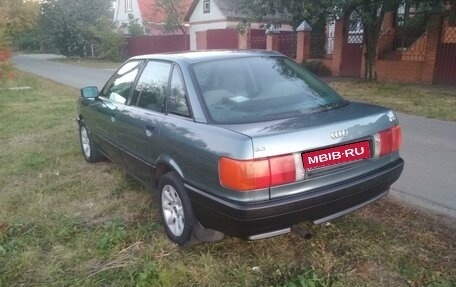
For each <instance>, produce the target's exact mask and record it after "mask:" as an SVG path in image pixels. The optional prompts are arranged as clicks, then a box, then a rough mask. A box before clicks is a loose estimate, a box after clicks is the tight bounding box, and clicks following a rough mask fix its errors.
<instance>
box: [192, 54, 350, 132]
mask: <svg viewBox="0 0 456 287" xmlns="http://www.w3.org/2000/svg"><path fill="white" fill-rule="evenodd" d="M192 69H193V73H194V75H195V78H196V82H197V85H198V86H199V90H200V92H201V97H202V99H203V101H204V103H203V104H205V105H206V107H207V111H208V112H209V115H210V117H211V118H212V120H213V121H214V122H215V123H218V124H242V123H252V122H262V121H270V120H277V119H284V118H290V117H295V116H298V115H302V114H308V113H314V112H320V111H324V110H328V109H333V108H336V107H339V106H342V105H344V104H345V101H344V100H343V98H342V97H340V96H339V95H338V94H337V93H336V92H335V91H334V90H332V89H331V88H330V87H328V86H327V85H326V84H325V83H323V82H322V81H320V80H319V79H318V78H316V77H315V76H314V75H313V74H311V73H309V72H308V71H306V70H304V69H302V68H301V67H300V66H299V65H297V64H296V63H295V62H293V61H291V60H289V59H287V58H285V57H248V58H238V59H228V60H216V61H208V62H202V63H197V64H194V65H193V66H192Z"/></svg>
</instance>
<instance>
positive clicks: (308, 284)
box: [284, 270, 331, 287]
mask: <svg viewBox="0 0 456 287" xmlns="http://www.w3.org/2000/svg"><path fill="white" fill-rule="evenodd" d="M329 286H331V284H330V281H329V282H326V280H325V279H323V278H321V277H319V276H318V275H317V274H315V271H314V270H309V271H306V272H304V274H302V275H299V276H298V277H297V278H294V279H293V280H291V281H289V282H287V284H285V285H284V287H329Z"/></svg>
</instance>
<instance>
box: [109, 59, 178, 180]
mask: <svg viewBox="0 0 456 287" xmlns="http://www.w3.org/2000/svg"><path fill="white" fill-rule="evenodd" d="M171 68H172V63H171V62H167V61H158V60H150V61H148V62H147V63H146V64H145V67H144V69H143V70H142V72H141V75H140V76H139V77H138V81H137V83H136V85H135V87H134V89H133V94H132V97H131V100H130V103H129V105H128V106H125V107H124V108H123V109H122V111H121V112H120V113H119V118H118V128H119V133H118V137H119V145H120V146H121V148H122V151H123V152H122V157H123V159H124V162H125V165H126V166H127V169H128V170H129V171H130V173H132V174H133V175H134V176H135V177H137V178H138V179H139V180H141V181H143V182H144V183H146V184H150V183H152V180H153V178H152V171H153V166H154V163H155V161H156V160H157V158H158V156H159V155H160V154H161V152H162V150H163V148H164V145H163V139H162V138H161V137H160V130H161V128H162V124H163V121H164V117H165V113H164V112H165V103H166V101H165V99H166V95H167V93H168V91H169V78H170V73H171Z"/></svg>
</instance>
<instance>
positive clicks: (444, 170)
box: [13, 56, 456, 218]
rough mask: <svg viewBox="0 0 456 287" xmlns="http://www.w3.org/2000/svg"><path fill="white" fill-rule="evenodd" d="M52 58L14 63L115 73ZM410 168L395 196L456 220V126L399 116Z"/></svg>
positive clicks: (67, 79)
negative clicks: (71, 64)
mask: <svg viewBox="0 0 456 287" xmlns="http://www.w3.org/2000/svg"><path fill="white" fill-rule="evenodd" d="M47 58H49V56H16V57H14V59H13V63H15V64H16V66H17V67H18V68H19V69H21V70H24V71H27V72H31V73H34V74H37V75H40V76H42V77H45V78H49V79H52V80H54V81H56V82H59V83H63V84H66V85H69V86H72V87H75V88H81V87H84V86H89V85H97V86H98V87H100V88H101V87H102V86H103V84H104V82H105V81H106V80H107V79H108V78H109V76H110V75H111V74H112V72H113V71H112V70H99V69H91V68H83V67H77V66H70V65H65V64H61V63H56V62H52V61H47V60H46V59H47ZM398 117H399V120H400V123H401V126H402V129H403V134H404V145H403V149H402V150H401V153H402V157H403V158H404V159H405V162H406V166H405V170H404V173H403V174H402V176H401V178H400V179H399V180H398V181H397V182H396V183H395V184H394V185H393V186H392V189H391V193H390V194H391V195H392V196H393V197H396V198H400V199H401V200H405V201H407V202H409V203H411V204H414V205H418V206H421V207H425V208H428V209H431V210H434V211H437V212H440V213H443V214H446V215H450V216H452V217H455V218H456V122H444V121H438V120H431V119H426V118H422V117H416V116H411V115H405V114H401V113H399V114H398Z"/></svg>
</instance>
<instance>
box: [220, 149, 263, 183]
mask: <svg viewBox="0 0 456 287" xmlns="http://www.w3.org/2000/svg"><path fill="white" fill-rule="evenodd" d="M219 177H220V182H221V183H222V185H223V186H226V187H228V188H231V189H235V190H239V191H247V190H254V189H262V188H267V187H269V183H270V177H271V173H270V171H269V161H268V160H267V159H261V160H246V161H243V160H234V159H230V158H225V157H222V158H220V160H219Z"/></svg>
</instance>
